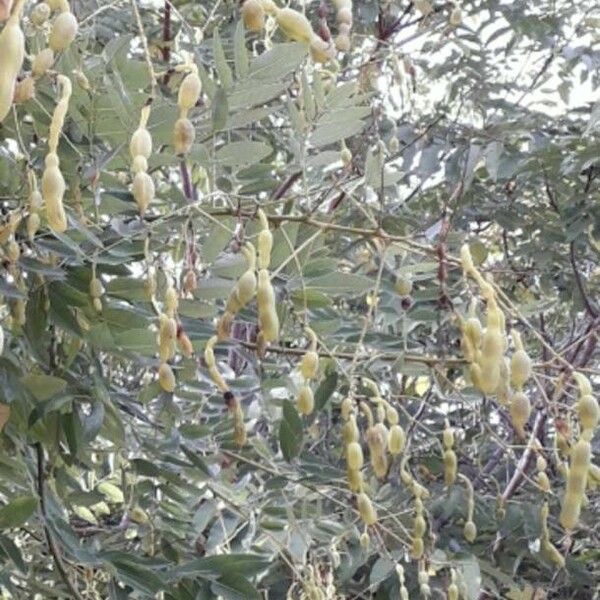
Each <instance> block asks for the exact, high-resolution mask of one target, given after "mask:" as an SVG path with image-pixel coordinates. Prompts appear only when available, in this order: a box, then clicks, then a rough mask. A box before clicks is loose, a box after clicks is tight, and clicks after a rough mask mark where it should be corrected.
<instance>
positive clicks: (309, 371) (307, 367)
mask: <svg viewBox="0 0 600 600" xmlns="http://www.w3.org/2000/svg"><path fill="white" fill-rule="evenodd" d="M318 370H319V355H318V354H317V353H316V352H315V351H314V350H309V351H308V352H306V354H305V355H304V356H303V357H302V360H301V362H300V373H302V376H303V377H304V379H314V378H315V377H316V376H317V371H318Z"/></svg>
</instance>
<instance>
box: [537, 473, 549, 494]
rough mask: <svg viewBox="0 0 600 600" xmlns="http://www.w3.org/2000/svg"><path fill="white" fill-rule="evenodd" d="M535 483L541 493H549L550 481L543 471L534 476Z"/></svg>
mask: <svg viewBox="0 0 600 600" xmlns="http://www.w3.org/2000/svg"><path fill="white" fill-rule="evenodd" d="M535 480H536V483H537V484H538V485H539V486H540V489H541V490H542V492H545V493H548V492H549V491H550V480H549V479H548V475H546V473H545V471H539V472H538V473H537V475H536V478H535Z"/></svg>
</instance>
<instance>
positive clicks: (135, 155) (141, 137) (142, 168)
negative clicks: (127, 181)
mask: <svg viewBox="0 0 600 600" xmlns="http://www.w3.org/2000/svg"><path fill="white" fill-rule="evenodd" d="M149 118H150V102H148V103H146V105H145V106H144V107H143V108H142V110H141V113H140V122H139V125H138V128H137V129H136V130H135V131H134V132H133V135H132V136H131V140H130V142H129V153H130V155H131V160H132V163H131V170H132V171H133V182H132V185H131V193H132V194H133V197H134V198H135V201H136V203H137V206H138V210H139V211H140V216H142V217H143V216H144V214H145V213H146V210H147V208H148V206H149V204H150V202H152V200H154V194H155V191H156V190H155V187H154V181H153V180H152V177H151V176H150V174H149V173H148V159H149V158H150V156H151V154H152V135H151V134H150V132H149V131H148V128H147V125H148V119H149Z"/></svg>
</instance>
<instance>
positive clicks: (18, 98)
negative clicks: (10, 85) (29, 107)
mask: <svg viewBox="0 0 600 600" xmlns="http://www.w3.org/2000/svg"><path fill="white" fill-rule="evenodd" d="M34 97H35V80H34V79H33V77H25V79H21V81H19V82H18V83H17V85H16V86H15V95H14V98H13V101H14V103H15V104H23V103H24V102H29V101H30V100H31V99H32V98H34Z"/></svg>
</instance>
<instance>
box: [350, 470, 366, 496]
mask: <svg viewBox="0 0 600 600" xmlns="http://www.w3.org/2000/svg"><path fill="white" fill-rule="evenodd" d="M346 475H347V479H348V488H349V489H350V491H351V492H360V491H362V489H363V476H362V473H361V472H360V471H354V470H353V469H348V470H347V474H346Z"/></svg>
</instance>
